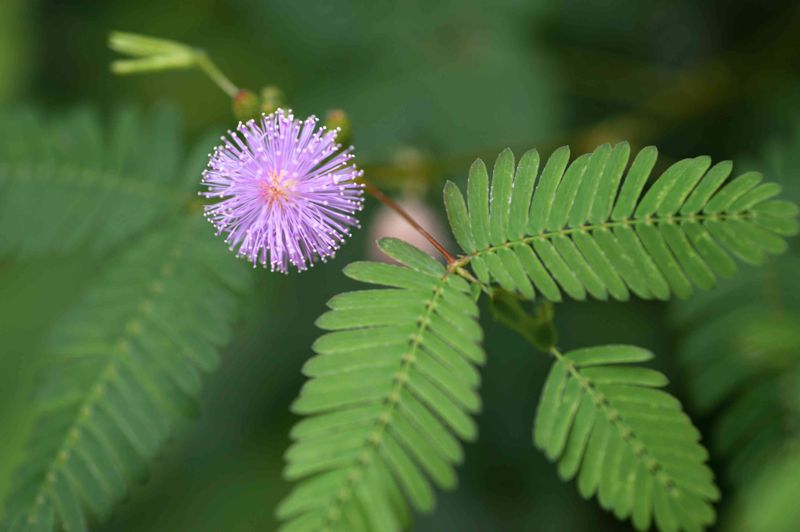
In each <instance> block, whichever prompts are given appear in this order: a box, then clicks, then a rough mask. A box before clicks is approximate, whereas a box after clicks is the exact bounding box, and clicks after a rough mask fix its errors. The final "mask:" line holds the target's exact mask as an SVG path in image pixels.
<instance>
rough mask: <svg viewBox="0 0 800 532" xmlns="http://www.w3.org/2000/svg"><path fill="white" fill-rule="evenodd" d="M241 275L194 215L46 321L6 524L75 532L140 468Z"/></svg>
mask: <svg viewBox="0 0 800 532" xmlns="http://www.w3.org/2000/svg"><path fill="white" fill-rule="evenodd" d="M248 279H249V275H248V273H247V270H246V268H245V269H243V267H242V265H241V263H239V262H238V261H234V260H232V259H231V257H230V254H229V253H228V252H227V250H226V249H225V247H224V246H220V245H219V242H218V241H217V240H216V239H214V237H213V236H212V232H211V231H209V229H208V226H207V224H206V223H205V222H204V221H203V220H202V217H201V216H199V215H198V216H195V217H192V218H191V219H185V220H181V221H179V222H177V223H174V224H172V225H169V226H167V227H164V228H163V229H162V230H161V231H159V232H158V233H156V234H154V235H153V236H149V237H147V238H145V239H143V240H141V241H140V242H139V243H138V244H136V245H134V246H132V247H131V248H130V249H128V250H127V251H126V252H125V253H124V254H123V255H122V256H121V257H119V259H118V260H116V261H115V262H114V264H113V265H111V267H110V268H109V269H108V271H107V272H106V274H105V275H104V276H103V277H101V278H100V279H99V280H98V281H97V283H96V285H95V286H94V287H93V288H92V289H91V290H90V291H89V292H88V293H87V295H86V296H85V298H84V299H83V300H82V301H81V302H79V303H78V304H77V306H76V308H75V309H74V310H73V311H72V312H71V313H69V314H68V315H67V316H66V318H65V319H64V320H63V322H62V323H60V324H59V325H58V326H57V327H56V329H55V330H54V332H53V334H52V337H51V338H50V341H49V345H50V349H51V351H52V354H53V357H52V360H50V361H49V363H48V365H47V371H46V373H45V375H44V378H43V382H42V385H41V387H40V389H39V393H38V397H37V401H38V420H37V422H36V424H35V427H34V430H33V433H32V436H31V440H30V442H31V443H30V445H29V449H28V456H27V460H26V462H25V464H24V465H23V467H22V468H21V469H20V470H19V471H18V473H17V475H16V476H15V478H14V485H15V487H16V491H15V493H13V494H12V495H11V496H10V498H9V499H8V501H7V504H6V509H7V512H6V521H5V522H6V524H7V525H8V527H7V528H4V530H6V529H9V530H13V531H22V530H36V531H39V530H42V531H47V530H54V529H56V528H58V529H61V528H63V529H65V530H69V531H70V532H78V531H81V530H85V529H86V527H87V521H88V518H87V512H86V510H88V514H91V515H93V516H94V517H95V518H96V519H98V520H100V519H103V518H105V517H106V516H107V515H108V513H109V511H110V510H111V508H112V506H113V505H114V503H115V502H116V501H118V500H119V499H120V498H122V497H123V496H124V494H125V492H126V486H127V483H128V480H129V479H130V478H132V477H136V476H137V475H139V474H141V473H142V472H143V469H144V466H145V461H146V460H147V459H148V458H151V457H153V455H154V454H155V453H156V452H157V451H158V449H159V447H160V445H161V444H162V443H163V442H164V440H165V438H166V437H167V435H168V433H169V432H170V428H171V426H172V424H173V420H174V418H175V416H176V415H178V414H181V413H184V412H187V411H191V410H192V409H193V403H194V401H195V400H196V398H197V396H198V394H199V392H200V388H201V386H202V380H203V374H204V373H206V372H209V371H211V370H213V369H214V368H215V367H216V365H217V364H218V360H219V353H218V351H219V349H220V347H222V346H223V345H224V344H225V343H226V342H227V341H228V338H229V336H230V326H231V323H232V320H233V319H234V316H235V315H236V299H237V298H236V296H235V293H234V292H236V291H241V290H243V289H244V287H245V285H246V283H247V282H248Z"/></svg>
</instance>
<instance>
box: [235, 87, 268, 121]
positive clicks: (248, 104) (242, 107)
mask: <svg viewBox="0 0 800 532" xmlns="http://www.w3.org/2000/svg"><path fill="white" fill-rule="evenodd" d="M232 105H233V116H235V117H236V118H237V119H238V120H241V121H242V122H244V121H246V120H250V119H251V118H255V117H257V116H258V115H259V114H260V108H261V101H260V100H259V99H258V96H256V95H255V93H253V92H252V91H249V90H246V89H242V90H240V91H239V92H238V94H236V96H234V97H233V102H232Z"/></svg>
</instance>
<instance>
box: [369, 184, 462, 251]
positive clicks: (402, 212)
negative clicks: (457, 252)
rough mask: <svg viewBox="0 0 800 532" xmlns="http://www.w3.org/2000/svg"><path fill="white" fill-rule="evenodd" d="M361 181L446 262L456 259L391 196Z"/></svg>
mask: <svg viewBox="0 0 800 532" xmlns="http://www.w3.org/2000/svg"><path fill="white" fill-rule="evenodd" d="M362 182H363V183H364V188H365V189H366V191H367V192H369V193H370V194H371V195H372V196H373V197H374V198H375V199H377V200H378V201H380V202H381V203H383V204H384V205H386V206H387V207H389V208H390V209H392V210H393V211H394V212H396V213H397V214H399V215H400V217H401V218H403V220H405V221H406V222H408V224H409V225H411V227H413V228H414V229H415V230H416V231H417V232H418V233H419V234H421V235H422V236H424V237H425V239H426V240H427V241H428V242H430V243H431V245H432V246H433V247H435V248H436V250H437V251H438V252H439V253H441V254H442V256H443V257H444V258H445V260H446V261H447V263H448V264H452V263H454V262H455V261H456V259H455V258H454V257H453V256H452V255H450V253H448V252H447V250H446V249H444V246H443V245H441V244H440V243H439V242H438V241H437V240H436V239H435V238H433V235H431V234H430V233H429V232H427V231H426V230H425V228H423V227H422V226H421V225H419V224H418V223H417V221H416V220H414V218H412V217H411V215H410V214H408V213H407V212H406V211H405V210H404V209H403V208H402V207H401V206H400V205H398V204H397V203H395V202H394V200H393V199H392V198H390V197H389V196H387V195H386V194H384V193H383V192H381V190H380V189H379V188H378V187H376V186H374V185H373V184H371V183H369V182H367V181H362Z"/></svg>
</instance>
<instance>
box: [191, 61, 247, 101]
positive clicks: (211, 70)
mask: <svg viewBox="0 0 800 532" xmlns="http://www.w3.org/2000/svg"><path fill="white" fill-rule="evenodd" d="M196 61H197V66H199V67H200V68H201V69H202V70H203V72H205V73H206V75H207V76H208V77H209V78H211V81H213V82H214V83H216V84H217V86H218V87H219V88H220V89H222V90H223V91H224V92H225V94H227V95H228V96H230V97H231V98H235V97H236V95H237V94H239V87H237V86H236V85H234V84H233V82H232V81H231V80H230V79H228V77H227V76H226V75H225V74H223V73H222V70H220V69H219V67H218V66H217V65H215V64H214V62H213V61H212V60H211V59H210V58H209V57H208V55H206V53H205V52H197V59H196Z"/></svg>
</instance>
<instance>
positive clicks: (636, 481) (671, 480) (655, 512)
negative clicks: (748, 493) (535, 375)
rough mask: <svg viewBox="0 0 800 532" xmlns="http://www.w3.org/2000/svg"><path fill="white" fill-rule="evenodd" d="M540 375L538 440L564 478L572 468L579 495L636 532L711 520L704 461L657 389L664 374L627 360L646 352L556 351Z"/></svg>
mask: <svg viewBox="0 0 800 532" xmlns="http://www.w3.org/2000/svg"><path fill="white" fill-rule="evenodd" d="M553 354H554V355H555V357H556V361H555V363H554V364H553V367H552V369H551V370H550V374H549V375H548V377H547V380H546V381H545V385H544V389H543V391H542V397H541V400H540V402H539V407H538V410H537V413H536V422H535V426H534V442H535V444H536V446H537V447H538V448H540V449H541V450H542V451H544V452H545V454H546V455H547V457H548V458H549V459H551V460H558V462H559V464H558V472H559V475H560V476H561V477H562V478H563V479H565V480H566V479H571V478H573V477H575V476H576V475H577V477H578V490H579V492H580V493H581V495H582V496H583V497H586V498H588V497H591V496H592V495H595V494H597V498H598V500H599V502H600V505H601V506H602V507H603V508H605V509H607V510H609V511H613V512H614V515H615V516H616V517H617V518H619V519H626V518H630V519H631V521H632V522H633V525H634V526H635V527H636V528H637V529H639V530H647V529H648V528H649V527H650V524H651V522H652V521H655V524H656V525H657V526H658V528H659V529H660V530H661V531H662V532H663V531H678V530H687V531H689V530H700V529H702V528H703V527H705V526H707V525H709V524H711V523H713V521H714V510H713V508H712V506H711V504H710V502H711V501H715V500H717V499H718V497H719V492H718V490H717V488H716V486H715V485H714V480H713V473H712V472H711V470H710V469H709V468H708V467H707V466H706V465H705V463H704V462H705V461H706V459H707V457H708V454H707V452H706V450H705V449H704V448H703V447H702V446H701V445H700V444H699V439H700V433H699V432H698V430H697V429H696V428H695V427H694V426H693V425H692V422H691V421H690V420H689V418H688V417H687V416H686V414H684V413H683V411H682V409H681V405H680V403H679V402H678V400H677V399H675V398H674V397H672V396H671V395H669V394H667V393H666V392H664V391H662V390H659V389H658V388H660V387H662V386H664V385H665V384H666V382H667V379H666V377H665V376H664V375H663V374H661V373H659V372H657V371H654V370H651V369H647V368H642V367H638V366H632V365H630V364H631V363H635V362H643V361H646V360H649V359H650V358H652V353H650V352H649V351H647V350H645V349H641V348H638V347H633V346H624V345H610V346H602V347H592V348H586V349H578V350H575V351H570V352H568V353H565V354H561V353H559V352H558V351H555V350H554V351H553Z"/></svg>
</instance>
